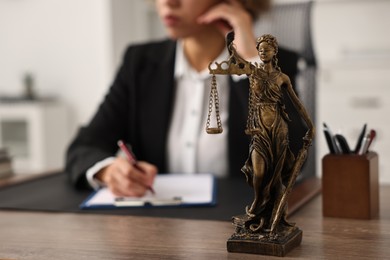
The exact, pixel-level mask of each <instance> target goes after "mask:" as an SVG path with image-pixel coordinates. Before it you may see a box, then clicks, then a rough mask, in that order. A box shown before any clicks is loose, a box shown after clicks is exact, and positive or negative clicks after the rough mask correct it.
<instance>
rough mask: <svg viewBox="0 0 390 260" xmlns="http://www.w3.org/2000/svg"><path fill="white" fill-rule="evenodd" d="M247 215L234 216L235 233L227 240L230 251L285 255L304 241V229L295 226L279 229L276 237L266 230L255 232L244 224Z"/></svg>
mask: <svg viewBox="0 0 390 260" xmlns="http://www.w3.org/2000/svg"><path fill="white" fill-rule="evenodd" d="M245 218H246V217H245V216H242V217H234V218H233V224H234V225H235V226H236V231H235V233H234V234H233V235H232V236H231V237H230V238H229V239H228V241H227V250H228V252H233V253H250V254H261V255H272V256H285V255H286V254H287V253H288V252H290V251H291V250H292V249H294V248H295V247H297V246H299V245H300V244H301V241H302V230H300V229H299V228H298V227H295V226H288V227H284V228H282V229H279V230H278V231H277V232H276V237H273V238H272V237H270V234H269V233H266V232H253V231H251V230H250V229H248V228H247V227H245V226H244V225H243V222H244V219H245Z"/></svg>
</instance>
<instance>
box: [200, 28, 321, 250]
mask: <svg viewBox="0 0 390 260" xmlns="http://www.w3.org/2000/svg"><path fill="white" fill-rule="evenodd" d="M233 38H234V33H233V32H232V33H230V34H229V35H228V37H227V47H228V50H229V53H230V57H229V60H227V61H224V62H221V63H216V62H215V65H216V68H215V69H212V68H211V67H212V64H210V66H209V69H210V73H211V74H213V78H214V75H215V74H238V75H240V74H246V75H247V76H248V77H249V80H250V89H249V111H248V112H249V113H248V120H247V127H246V130H245V133H246V134H248V135H250V136H251V143H250V148H249V156H248V159H247V161H246V163H245V165H244V166H243V167H242V172H243V173H244V174H245V176H246V180H247V182H248V184H249V185H250V186H251V187H253V189H254V200H253V202H252V204H251V205H250V206H247V207H246V214H245V215H243V216H238V217H234V218H233V223H234V224H235V225H236V232H235V234H234V235H233V236H232V238H231V239H230V240H231V241H233V240H242V239H244V240H245V239H246V240H248V239H249V240H253V239H254V240H259V241H277V240H278V239H279V240H280V239H286V237H288V236H290V235H291V234H292V233H294V232H296V231H297V228H296V227H294V226H293V225H290V224H289V223H288V222H287V221H286V219H285V216H286V211H287V203H286V201H287V198H288V196H289V193H290V191H291V189H292V186H293V184H294V183H295V180H296V177H297V175H298V174H299V171H300V168H301V166H302V164H303V162H304V161H305V160H306V154H307V149H308V147H309V146H310V144H311V141H312V139H313V137H314V125H313V122H312V121H311V119H310V117H309V115H308V113H307V111H306V109H305V108H304V106H303V105H302V103H301V102H300V100H299V99H298V97H297V96H296V94H295V92H294V90H293V87H292V85H291V82H290V79H289V77H288V76H287V75H286V74H284V73H283V72H282V71H281V69H280V68H279V66H278V60H277V57H276V54H277V52H278V43H277V40H276V38H275V37H273V36H272V35H269V34H265V35H263V36H261V37H259V38H258V39H257V45H256V48H257V50H258V53H259V57H260V59H261V61H262V63H261V64H257V63H255V64H251V63H249V62H247V61H246V60H244V59H242V58H241V57H240V56H239V55H238V54H237V52H236V50H235V47H234V45H233ZM213 82H214V83H213V84H212V89H211V93H212V94H211V96H210V104H211V101H212V98H213V97H214V99H216V101H217V103H216V104H215V105H216V112H217V119H218V100H217V98H216V96H217V92H216V84H215V81H214V80H213ZM282 88H286V90H287V94H288V96H289V98H290V99H291V101H292V102H293V104H294V106H295V107H296V109H297V111H298V112H299V114H300V115H301V117H302V118H303V120H304V121H305V123H306V125H307V127H308V131H307V133H306V135H305V136H304V137H303V147H302V148H301V150H300V152H299V153H298V155H297V156H296V158H295V156H294V154H293V153H292V152H291V151H290V147H289V141H288V125H287V123H288V121H289V120H290V119H289V116H288V114H287V113H286V111H285V108H284V104H283V101H282V100H283V91H282ZM210 107H211V106H210ZM210 107H209V112H210ZM208 122H209V120H208ZM207 126H208V128H210V127H209V124H208V125H207ZM218 128H219V129H208V132H210V133H217V132H220V131H222V129H221V126H220V125H219V127H218ZM206 130H207V129H206ZM300 236H301V232H300ZM299 242H300V241H299ZM231 247H233V248H231V249H232V250H229V241H228V250H229V251H236V252H240V249H237V250H236V249H235V248H234V247H235V244H234V243H232V246H231ZM242 252H247V251H245V250H244V251H242ZM259 252H260V253H262V252H263V251H259ZM255 253H256V252H255Z"/></svg>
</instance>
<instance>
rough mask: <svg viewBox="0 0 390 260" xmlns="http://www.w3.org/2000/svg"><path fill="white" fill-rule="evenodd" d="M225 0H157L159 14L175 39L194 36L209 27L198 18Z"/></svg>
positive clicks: (169, 33)
mask: <svg viewBox="0 0 390 260" xmlns="http://www.w3.org/2000/svg"><path fill="white" fill-rule="evenodd" d="M222 1H223V0H156V7H157V12H158V14H159V16H160V19H161V21H162V22H163V24H164V26H165V28H166V30H167V32H168V35H169V36H170V37H172V38H174V39H177V38H184V37H188V36H193V35H195V34H197V33H199V32H201V31H202V29H204V28H205V27H206V26H207V25H200V24H198V22H197V18H198V17H199V16H200V15H202V14H203V13H205V12H206V11H207V10H209V8H210V7H212V6H214V5H215V4H217V3H220V2H222Z"/></svg>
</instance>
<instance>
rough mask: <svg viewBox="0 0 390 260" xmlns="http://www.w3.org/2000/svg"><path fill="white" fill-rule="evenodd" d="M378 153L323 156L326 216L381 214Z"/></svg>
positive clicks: (360, 216) (341, 216)
mask: <svg viewBox="0 0 390 260" xmlns="http://www.w3.org/2000/svg"><path fill="white" fill-rule="evenodd" d="M378 165H379V161H378V154H377V153H375V152H369V153H367V154H365V155H355V154H353V155H352V154H351V155H336V154H328V155H325V156H324V157H323V159H322V212H323V215H324V216H325V217H339V218H355V219H372V218H376V217H377V216H378V214H379V180H378Z"/></svg>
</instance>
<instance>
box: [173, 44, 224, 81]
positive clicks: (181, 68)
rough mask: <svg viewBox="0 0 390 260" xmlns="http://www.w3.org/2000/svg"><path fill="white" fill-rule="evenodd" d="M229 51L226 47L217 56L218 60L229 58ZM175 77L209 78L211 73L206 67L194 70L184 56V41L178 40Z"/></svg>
mask: <svg viewBox="0 0 390 260" xmlns="http://www.w3.org/2000/svg"><path fill="white" fill-rule="evenodd" d="M228 57H229V53H228V51H227V49H226V48H224V49H223V51H222V53H221V54H220V55H219V56H218V57H217V59H216V61H218V62H222V61H224V60H227V58H228ZM174 76H175V79H179V78H181V77H185V76H187V77H193V78H198V79H207V78H209V77H210V76H211V75H210V74H209V69H208V68H206V69H204V70H202V71H200V72H197V71H196V70H194V69H193V68H192V67H191V65H190V64H189V63H188V60H187V58H186V57H185V56H184V49H183V42H182V41H177V44H176V55H175V74H174Z"/></svg>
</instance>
